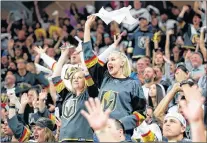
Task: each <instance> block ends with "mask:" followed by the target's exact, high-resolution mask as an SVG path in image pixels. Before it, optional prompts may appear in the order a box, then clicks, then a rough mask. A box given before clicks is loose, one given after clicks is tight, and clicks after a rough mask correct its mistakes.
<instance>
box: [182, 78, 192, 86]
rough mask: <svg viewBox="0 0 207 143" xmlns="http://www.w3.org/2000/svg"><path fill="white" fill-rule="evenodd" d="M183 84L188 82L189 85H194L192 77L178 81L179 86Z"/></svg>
mask: <svg viewBox="0 0 207 143" xmlns="http://www.w3.org/2000/svg"><path fill="white" fill-rule="evenodd" d="M184 84H188V85H189V86H190V87H191V86H193V85H194V82H193V80H192V79H188V80H184V81H182V82H181V83H180V87H182V86H183V85H184Z"/></svg>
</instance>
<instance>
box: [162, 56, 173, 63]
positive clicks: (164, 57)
mask: <svg viewBox="0 0 207 143" xmlns="http://www.w3.org/2000/svg"><path fill="white" fill-rule="evenodd" d="M162 57H163V59H164V61H165V62H166V63H169V64H171V61H170V59H168V58H167V57H166V56H162Z"/></svg>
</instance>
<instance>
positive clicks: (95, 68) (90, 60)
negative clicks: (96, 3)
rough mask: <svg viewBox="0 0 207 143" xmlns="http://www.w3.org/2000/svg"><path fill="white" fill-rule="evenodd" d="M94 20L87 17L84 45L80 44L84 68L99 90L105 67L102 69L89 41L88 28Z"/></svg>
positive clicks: (102, 65)
mask: <svg viewBox="0 0 207 143" xmlns="http://www.w3.org/2000/svg"><path fill="white" fill-rule="evenodd" d="M94 20H95V16H89V17H88V19H87V21H86V23H85V32H84V43H83V44H82V46H83V51H84V52H83V53H84V60H85V64H86V67H87V68H88V71H89V73H90V75H91V77H92V79H93V81H94V82H95V84H96V85H97V86H98V88H100V86H101V83H102V81H103V78H104V74H105V71H106V67H104V63H103V62H102V61H101V60H99V59H98V57H97V56H96V55H95V54H94V52H93V50H92V43H91V41H90V40H91V38H90V37H91V36H90V28H91V25H92V23H93V22H94Z"/></svg>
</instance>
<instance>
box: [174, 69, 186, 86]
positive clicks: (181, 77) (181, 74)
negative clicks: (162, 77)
mask: <svg viewBox="0 0 207 143" xmlns="http://www.w3.org/2000/svg"><path fill="white" fill-rule="evenodd" d="M188 78H189V74H187V73H185V72H184V71H183V70H181V69H177V70H176V72H175V79H176V81H177V82H179V83H180V82H182V81H183V80H187V79H188Z"/></svg>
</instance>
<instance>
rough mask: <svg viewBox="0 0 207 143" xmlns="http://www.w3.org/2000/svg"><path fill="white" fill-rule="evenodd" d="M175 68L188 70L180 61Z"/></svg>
mask: <svg viewBox="0 0 207 143" xmlns="http://www.w3.org/2000/svg"><path fill="white" fill-rule="evenodd" d="M177 69H181V70H182V71H184V72H186V73H187V72H189V71H188V69H187V68H186V65H185V64H184V63H182V62H181V63H178V64H177V66H176V70H177Z"/></svg>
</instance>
